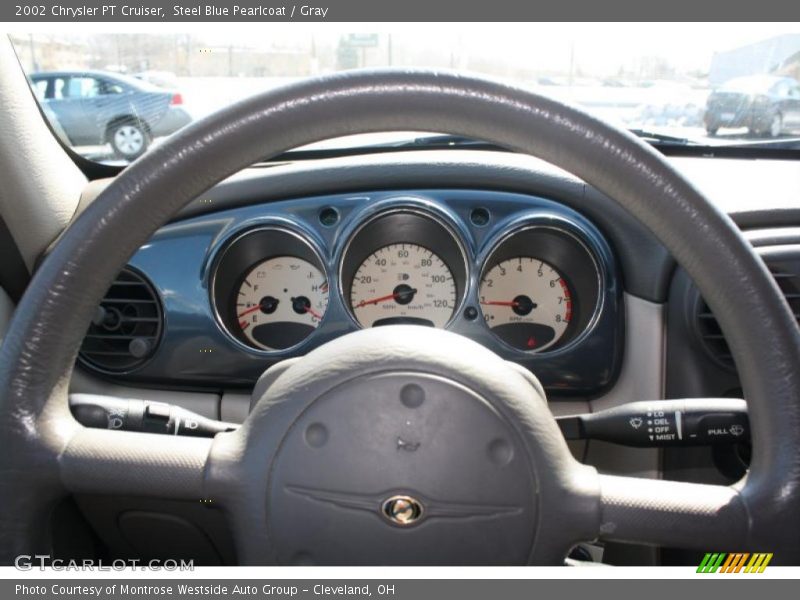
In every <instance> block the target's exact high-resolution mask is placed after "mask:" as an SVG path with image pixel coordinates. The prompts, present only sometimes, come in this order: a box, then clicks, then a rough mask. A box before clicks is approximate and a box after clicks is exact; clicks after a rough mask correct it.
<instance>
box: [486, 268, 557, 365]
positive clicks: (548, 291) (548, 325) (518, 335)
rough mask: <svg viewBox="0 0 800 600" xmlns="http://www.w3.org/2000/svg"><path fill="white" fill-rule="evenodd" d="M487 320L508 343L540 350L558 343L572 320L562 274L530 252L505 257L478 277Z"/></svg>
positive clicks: (494, 330) (527, 348)
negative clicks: (527, 254) (529, 253)
mask: <svg viewBox="0 0 800 600" xmlns="http://www.w3.org/2000/svg"><path fill="white" fill-rule="evenodd" d="M480 302H481V308H482V310H483V316H484V319H486V324H487V325H488V326H489V328H490V329H491V330H492V332H493V333H494V334H495V335H496V336H497V337H499V338H500V339H501V340H503V341H504V342H506V343H507V344H508V345H510V346H512V347H514V348H517V349H519V350H526V351H540V350H544V349H545V348H548V347H550V346H553V345H554V344H556V343H558V341H559V340H560V339H561V337H562V336H563V335H564V333H565V332H566V330H567V326H568V325H569V322H570V321H571V320H572V294H571V293H570V290H569V286H568V285H567V282H566V280H565V279H564V277H563V276H562V275H561V274H560V273H559V272H558V271H556V269H555V268H553V267H552V266H551V265H549V264H548V263H546V262H544V261H542V260H539V259H537V258H532V257H529V256H524V257H523V256H518V257H515V258H510V259H507V260H504V261H502V262H500V263H498V264H496V265H495V266H494V267H492V268H491V269H489V271H488V272H487V273H486V274H485V275H484V276H483V278H482V279H481V286H480Z"/></svg>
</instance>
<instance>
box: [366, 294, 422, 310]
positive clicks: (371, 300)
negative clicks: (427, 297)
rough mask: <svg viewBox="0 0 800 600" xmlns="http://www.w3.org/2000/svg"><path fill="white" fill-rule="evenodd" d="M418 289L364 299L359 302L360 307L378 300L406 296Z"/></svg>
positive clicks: (383, 300)
mask: <svg viewBox="0 0 800 600" xmlns="http://www.w3.org/2000/svg"><path fill="white" fill-rule="evenodd" d="M416 293H417V290H407V291H403V292H396V293H394V294H386V295H385V296H381V297H380V298H371V299H369V300H362V301H361V302H359V303H358V307H359V308H360V307H362V306H366V305H367V304H377V303H378V302H385V301H386V300H394V299H395V298H399V297H400V296H406V295H408V294H416Z"/></svg>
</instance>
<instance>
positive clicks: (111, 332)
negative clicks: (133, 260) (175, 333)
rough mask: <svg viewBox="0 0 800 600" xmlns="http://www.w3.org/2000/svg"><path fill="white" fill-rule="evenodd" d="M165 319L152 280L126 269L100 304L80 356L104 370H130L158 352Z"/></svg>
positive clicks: (87, 362)
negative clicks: (151, 283) (157, 348)
mask: <svg viewBox="0 0 800 600" xmlns="http://www.w3.org/2000/svg"><path fill="white" fill-rule="evenodd" d="M162 322H163V314H162V311H161V304H160V302H159V300H158V296H157V295H156V293H155V290H154V289H153V288H152V286H151V285H150V283H149V282H148V281H147V280H145V279H144V277H142V276H141V275H140V274H139V273H137V272H136V271H134V270H132V269H130V268H126V269H123V271H122V272H121V273H120V274H119V276H118V277H117V279H116V280H114V283H112V284H111V287H110V288H109V289H108V292H106V295H105V297H104V298H103V300H102V301H101V302H100V306H98V307H97V311H96V313H95V316H94V318H93V319H92V324H91V325H90V326H89V330H88V331H87V332H86V337H85V338H84V339H83V344H82V345H81V350H80V354H79V356H80V358H81V360H82V361H83V362H84V363H85V364H88V365H90V366H92V367H94V368H96V369H99V370H101V371H109V372H112V373H120V372H125V371H131V370H133V369H135V368H136V367H139V366H141V365H142V364H144V363H145V362H146V361H147V359H149V358H150V356H152V354H153V352H155V349H156V347H157V346H158V342H159V340H160V339H161V327H162Z"/></svg>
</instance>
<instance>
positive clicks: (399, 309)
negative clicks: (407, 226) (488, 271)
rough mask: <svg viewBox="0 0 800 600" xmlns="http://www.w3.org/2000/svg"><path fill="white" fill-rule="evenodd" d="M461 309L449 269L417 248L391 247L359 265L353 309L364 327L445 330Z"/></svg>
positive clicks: (395, 245) (397, 245)
mask: <svg viewBox="0 0 800 600" xmlns="http://www.w3.org/2000/svg"><path fill="white" fill-rule="evenodd" d="M456 304H457V296H456V284H455V281H454V280H453V274H452V273H451V272H450V269H449V268H448V267H447V265H446V264H445V263H444V261H442V259H441V258H439V256H437V255H436V254H434V253H433V252H431V251H430V250H428V249H427V248H424V247H422V246H419V245H417V244H391V245H388V246H384V247H383V248H380V249H378V250H376V251H375V252H373V253H372V254H371V255H369V256H368V257H367V259H366V260H364V262H362V263H361V266H359V268H358V270H357V271H356V274H355V277H354V278H353V283H352V286H351V289H350V306H351V308H352V311H353V315H354V316H355V318H356V320H357V321H358V322H359V323H360V324H361V326H362V327H376V326H379V325H391V324H401V323H405V324H417V325H428V326H433V327H444V326H445V325H446V324H447V322H448V321H449V320H450V319H451V317H452V316H453V312H454V311H455V309H456Z"/></svg>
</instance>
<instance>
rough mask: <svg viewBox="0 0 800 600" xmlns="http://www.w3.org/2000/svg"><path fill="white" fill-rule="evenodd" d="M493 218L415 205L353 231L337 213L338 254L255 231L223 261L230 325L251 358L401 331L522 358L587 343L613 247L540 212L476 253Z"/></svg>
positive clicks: (297, 232)
mask: <svg viewBox="0 0 800 600" xmlns="http://www.w3.org/2000/svg"><path fill="white" fill-rule="evenodd" d="M331 210H332V209H331ZM481 211H482V212H481V218H480V219H477V218H476V217H475V214H474V213H471V214H469V215H468V218H467V219H466V220H464V219H462V218H460V217H459V215H458V214H454V213H450V212H448V211H446V210H443V209H442V208H441V207H439V206H435V205H431V204H430V203H426V202H424V201H419V200H413V199H411V200H409V199H406V200H399V201H396V202H391V203H386V205H385V206H384V207H383V208H380V207H378V208H377V209H376V208H375V207H372V208H370V209H368V210H365V211H364V212H363V214H361V215H360V216H359V215H357V214H356V216H354V217H353V218H352V219H351V220H350V222H349V226H348V225H345V224H342V223H340V221H339V214H338V212H336V213H335V219H336V222H335V224H333V225H328V227H331V226H332V227H334V228H337V232H336V235H335V236H334V237H333V239H334V243H333V244H332V245H331V246H328V245H326V244H325V243H324V240H320V239H318V238H317V237H316V236H314V235H313V233H312V232H309V231H308V230H307V229H305V228H304V227H302V226H301V225H299V224H296V223H293V222H292V221H291V220H289V221H287V220H281V221H280V222H277V221H275V222H270V221H268V222H265V223H260V224H252V225H250V226H247V225H244V226H243V227H242V228H241V229H240V230H238V231H236V232H235V234H232V235H230V236H229V237H228V238H227V239H226V240H224V242H223V243H221V244H220V247H219V249H218V251H217V254H216V258H215V260H214V261H213V269H212V272H211V283H210V286H209V289H210V296H211V302H212V304H213V308H214V313H215V315H216V318H217V321H218V324H219V325H220V327H221V328H222V330H223V331H224V332H225V333H226V334H227V335H228V337H229V338H230V339H231V340H233V341H234V342H235V343H236V344H238V345H239V346H241V347H242V348H246V349H247V350H248V351H251V352H256V353H264V354H275V353H277V354H281V355H283V354H285V353H286V352H287V351H289V352H291V351H293V350H298V349H302V348H306V347H309V346H310V345H311V343H312V340H314V339H315V338H316V337H317V336H318V333H319V332H320V331H322V330H326V329H327V330H328V335H329V336H330V335H331V334H332V333H333V332H346V331H348V330H355V329H357V328H368V327H386V326H391V325H396V324H413V325H421V326H426V327H439V328H448V329H452V330H454V331H457V332H459V333H464V334H465V335H469V336H471V337H473V338H478V341H482V342H484V343H486V344H487V345H490V346H493V347H495V349H499V350H500V351H501V353H503V354H505V355H507V356H510V357H512V358H513V357H522V356H531V355H544V354H548V353H557V352H559V351H563V350H564V349H566V348H568V347H570V346H572V345H574V344H576V343H577V342H579V341H580V340H581V339H582V338H583V337H585V336H586V335H587V334H588V332H590V331H591V329H592V328H593V326H594V324H595V323H596V321H597V319H598V317H599V315H600V313H601V311H602V308H603V298H604V296H605V292H606V290H605V289H604V285H605V283H604V282H605V281H606V280H607V277H606V275H607V273H606V270H607V268H608V260H607V256H608V255H609V252H608V249H607V248H606V247H604V245H603V241H602V238H601V237H600V236H599V234H597V233H596V232H595V231H594V230H593V229H592V227H591V225H589V224H588V223H584V222H582V221H581V220H579V219H569V218H565V217H564V215H562V214H558V213H550V212H547V211H542V210H536V211H531V212H529V213H524V212H523V213H518V214H515V215H514V216H513V218H509V219H506V221H505V222H504V223H501V224H500V225H499V226H498V227H496V228H494V230H493V232H492V233H488V232H486V234H485V235H484V236H483V237H484V238H485V239H483V240H482V243H476V242H477V240H476V239H475V238H476V237H479V236H470V235H469V233H470V231H471V230H477V229H481V228H482V227H483V226H484V225H483V224H482V221H483V220H484V217H487V218H490V216H491V213H490V212H489V211H488V210H487V209H485V208H481ZM476 223H477V225H476ZM481 233H484V232H483V231H481ZM336 240H338V241H339V244H338V247H337V244H336V243H335V241H336ZM604 257H606V258H605V259H604ZM331 306H336V307H338V309H339V310H334V311H331V310H329V307H331ZM331 313H333V314H331ZM342 320H344V323H342V322H341V321H342ZM337 321H338V322H337ZM324 337H325V336H323V335H319V341H320V343H321V342H322V341H324Z"/></svg>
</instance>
